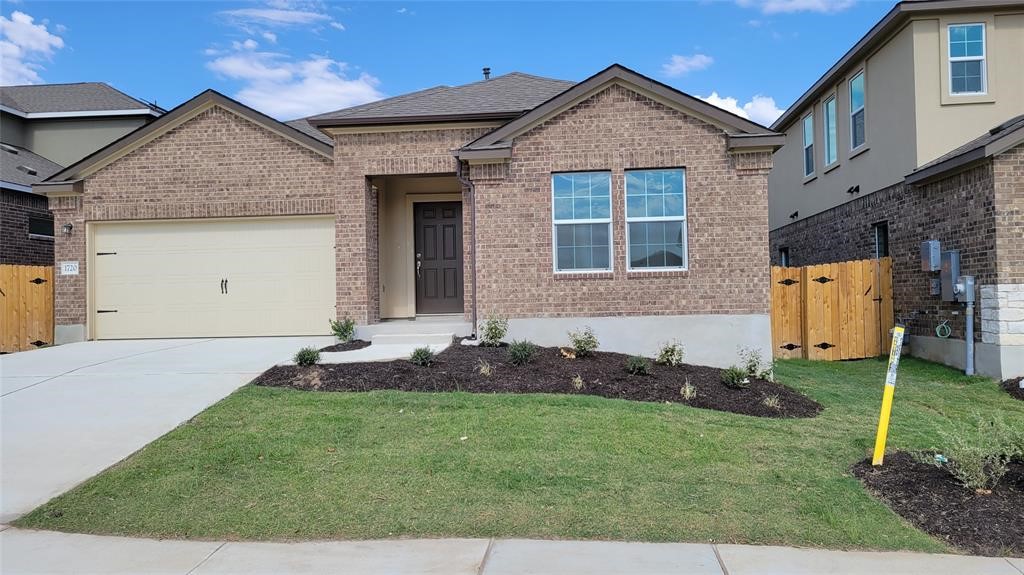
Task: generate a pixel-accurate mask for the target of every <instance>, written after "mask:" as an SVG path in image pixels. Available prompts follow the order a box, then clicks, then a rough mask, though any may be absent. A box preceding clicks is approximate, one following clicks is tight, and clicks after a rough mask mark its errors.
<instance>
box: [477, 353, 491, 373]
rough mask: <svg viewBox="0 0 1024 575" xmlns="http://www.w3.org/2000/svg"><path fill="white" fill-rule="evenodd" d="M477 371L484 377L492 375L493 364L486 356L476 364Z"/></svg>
mask: <svg viewBox="0 0 1024 575" xmlns="http://www.w3.org/2000/svg"><path fill="white" fill-rule="evenodd" d="M476 371H477V373H479V374H480V375H482V376H484V377H490V375H491V364H490V362H488V361H487V360H486V359H484V358H482V357H481V358H480V361H479V362H478V363H477V364H476Z"/></svg>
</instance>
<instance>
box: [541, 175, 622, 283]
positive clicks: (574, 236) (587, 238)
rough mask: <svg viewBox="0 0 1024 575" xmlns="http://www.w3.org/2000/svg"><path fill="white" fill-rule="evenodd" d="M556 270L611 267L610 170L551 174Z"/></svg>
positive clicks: (587, 269) (603, 269)
mask: <svg viewBox="0 0 1024 575" xmlns="http://www.w3.org/2000/svg"><path fill="white" fill-rule="evenodd" d="M551 190H552V195H553V201H552V215H553V220H554V238H555V242H554V243H555V271H559V272H580V271H584V272H586V271H608V270H610V269H612V268H611V250H612V242H611V231H612V213H611V212H612V210H611V173H610V172H575V173H562V174H552V175H551Z"/></svg>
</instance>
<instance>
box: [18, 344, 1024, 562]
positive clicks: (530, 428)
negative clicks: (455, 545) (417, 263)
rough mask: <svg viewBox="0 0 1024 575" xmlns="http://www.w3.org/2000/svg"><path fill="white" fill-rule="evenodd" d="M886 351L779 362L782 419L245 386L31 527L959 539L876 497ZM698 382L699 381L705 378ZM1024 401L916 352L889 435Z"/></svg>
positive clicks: (1020, 419)
mask: <svg viewBox="0 0 1024 575" xmlns="http://www.w3.org/2000/svg"><path fill="white" fill-rule="evenodd" d="M885 365H886V364H885V362H884V361H881V360H864V361H858V362H831V363H830V362H807V361H799V360H792V361H784V362H780V364H779V366H778V369H777V373H778V377H779V380H780V381H781V382H782V383H784V384H786V385H790V386H792V387H794V388H796V389H798V390H800V391H802V392H804V393H806V394H808V395H809V396H811V397H812V398H814V399H815V400H817V401H819V402H821V403H822V404H823V405H824V406H825V410H824V411H823V413H822V414H821V415H820V416H819V417H817V418H814V419H809V420H808V419H794V420H772V419H763V418H754V417H748V416H742V415H735V414H730V413H722V412H715V411H709V410H702V409H695V408H690V407H687V406H683V405H677V404H672V405H668V404H655V403H637V402H628V401H621V400H608V399H603V398H597V397H584V396H564V395H524V396H511V395H471V394H466V393H446V394H425V393H402V392H391V391H387V392H372V393H355V394H353V393H317V392H300V391H294V390H286V389H269V388H262V387H254V386H247V387H244V388H242V389H240V390H239V391H237V392H236V393H234V394H233V395H231V396H229V397H228V398H226V399H224V400H223V401H221V402H220V403H218V404H216V405H214V406H213V407H211V408H209V409H208V410H206V411H205V412H203V413H201V414H200V415H198V416H196V417H195V418H194V419H193V420H192V421H190V422H188V423H187V424H185V425H183V426H181V427H179V428H178V429H176V430H174V431H172V432H171V433H168V434H167V435H166V436H164V437H162V438H160V439H158V440H157V441H155V442H153V443H152V444H150V445H149V446H147V447H146V448H144V449H143V450H141V451H140V452H138V453H137V454H135V455H133V456H132V457H130V458H129V459H127V460H125V461H124V462H122V463H120V464H118V465H116V466H114V467H112V468H111V469H109V470H107V471H106V472H104V473H102V474H100V475H98V476H97V477H95V478H93V479H91V480H89V481H87V482H85V483H84V484H82V485H80V486H79V487H77V488H76V489H74V490H72V491H70V492H68V493H66V494H64V495H61V496H59V497H57V498H55V499H53V500H52V501H50V502H49V503H47V504H46V505H43V506H41V507H40V508H38V509H36V510H35V511H33V512H31V513H30V514H28V515H26V516H24V517H22V518H21V519H19V520H18V521H16V522H15V525H17V526H19V527H27V528H41V529H54V530H61V531H74V532H84V533H95V534H116V535H135V536H149V537H170V538H182V537H184V538H204V539H261V540H293V539H369V538H383V537H460V536H462V537H532V538H565V539H612V540H637V541H691V542H717V543H726V542H728V543H759V544H775V545H794V546H810V547H828V548H839V549H906V550H917V551H933V552H938V551H947V552H948V551H950V549H949V548H948V547H947V546H946V545H945V544H944V543H942V542H940V541H938V540H935V539H933V538H931V537H929V536H928V535H926V534H924V533H922V532H920V531H918V530H917V529H915V528H913V527H911V526H910V525H909V524H907V523H906V522H905V521H903V520H902V519H901V518H899V517H898V516H897V515H896V514H894V513H893V512H891V511H890V510H889V509H888V508H887V507H885V506H884V505H883V504H882V503H880V502H878V501H876V500H875V499H874V498H872V497H871V496H870V495H869V494H868V493H867V492H866V491H865V490H864V489H863V487H862V486H861V485H860V483H859V482H858V481H857V480H856V479H855V478H853V477H852V476H851V475H850V474H849V472H848V469H849V466H850V465H851V464H852V463H854V462H855V461H857V460H860V459H862V458H864V457H866V455H867V453H868V450H869V449H870V447H871V445H872V444H873V440H874V431H875V425H876V422H877V417H878V409H879V402H880V399H881V390H882V382H883V379H884V371H885ZM699 392H700V390H699V389H698V393H699ZM985 411H1001V412H1002V413H1003V414H1004V415H1005V416H1006V417H1007V420H1008V422H1010V423H1017V424H1020V425H1024V404H1022V403H1021V402H1019V401H1015V400H1013V399H1012V398H1010V397H1009V396H1008V395H1006V394H1005V393H1004V392H1003V391H1001V390H999V389H998V388H997V386H996V384H995V383H994V382H991V381H989V380H985V379H981V378H966V377H964V376H963V375H961V374H959V373H958V372H955V371H953V370H950V369H948V368H945V367H942V366H938V365H935V364H930V363H926V362H922V361H918V360H914V359H908V360H905V361H904V362H903V363H902V364H901V366H900V374H899V379H898V382H897V389H896V400H895V404H894V408H893V417H892V424H891V428H890V433H889V446H890V448H900V449H926V448H930V447H934V446H936V442H937V433H936V432H937V431H938V430H939V429H940V428H941V427H942V426H943V425H944V424H946V423H948V421H949V420H950V419H956V418H964V417H969V416H970V415H971V414H972V413H973V412H985Z"/></svg>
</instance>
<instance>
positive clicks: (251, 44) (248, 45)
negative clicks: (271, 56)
mask: <svg viewBox="0 0 1024 575" xmlns="http://www.w3.org/2000/svg"><path fill="white" fill-rule="evenodd" d="M259 46H260V45H259V43H258V42H256V40H253V39H252V38H248V39H246V41H245V42H232V43H231V47H232V48H234V49H235V50H236V51H238V50H255V49H256V48H259Z"/></svg>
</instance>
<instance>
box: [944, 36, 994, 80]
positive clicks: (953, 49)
mask: <svg viewBox="0 0 1024 575" xmlns="http://www.w3.org/2000/svg"><path fill="white" fill-rule="evenodd" d="M985 90H986V88H985V25H984V24H954V25H952V26H950V27H949V91H950V93H951V94H984V93H985Z"/></svg>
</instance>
